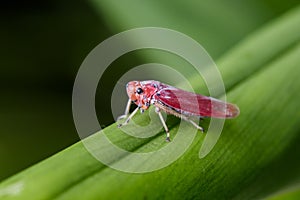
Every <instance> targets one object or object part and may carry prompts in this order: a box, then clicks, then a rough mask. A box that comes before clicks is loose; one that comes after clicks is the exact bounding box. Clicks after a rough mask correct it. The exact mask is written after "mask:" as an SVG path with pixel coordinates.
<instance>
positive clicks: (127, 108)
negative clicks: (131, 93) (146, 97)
mask: <svg viewBox="0 0 300 200" xmlns="http://www.w3.org/2000/svg"><path fill="white" fill-rule="evenodd" d="M130 106H131V100H130V99H128V102H127V105H126V108H125V113H124V115H121V116H119V117H118V118H117V121H118V120H120V119H124V118H126V117H127V115H128V114H129V110H130Z"/></svg>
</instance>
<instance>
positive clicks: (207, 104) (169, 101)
mask: <svg viewBox="0 0 300 200" xmlns="http://www.w3.org/2000/svg"><path fill="white" fill-rule="evenodd" d="M153 98H154V99H156V100H158V101H159V102H161V103H162V104H164V105H166V106H168V107H171V108H173V109H175V110H176V111H178V112H180V113H181V114H184V115H196V116H200V117H215V118H234V117H236V116H238V115H239V108H238V107H237V106H236V105H234V104H230V103H225V102H223V101H220V100H218V99H214V98H212V97H206V96H203V95H200V94H195V93H191V92H187V91H184V90H180V89H178V88H173V87H171V88H165V89H162V90H160V91H159V92H158V93H157V94H155V95H154V96H153Z"/></svg>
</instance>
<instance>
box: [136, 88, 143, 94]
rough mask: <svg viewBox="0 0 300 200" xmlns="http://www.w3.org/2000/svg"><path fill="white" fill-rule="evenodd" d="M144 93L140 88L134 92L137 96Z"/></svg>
mask: <svg viewBox="0 0 300 200" xmlns="http://www.w3.org/2000/svg"><path fill="white" fill-rule="evenodd" d="M143 92H144V91H143V90H142V88H138V89H137V90H136V93H138V94H142V93H143Z"/></svg>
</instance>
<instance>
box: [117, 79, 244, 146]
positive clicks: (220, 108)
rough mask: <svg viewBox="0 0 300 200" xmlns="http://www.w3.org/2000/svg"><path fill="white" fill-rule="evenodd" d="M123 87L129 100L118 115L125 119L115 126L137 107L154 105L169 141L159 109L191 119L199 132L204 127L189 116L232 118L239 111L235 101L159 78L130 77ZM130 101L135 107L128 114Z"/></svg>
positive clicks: (131, 115) (146, 107)
mask: <svg viewBox="0 0 300 200" xmlns="http://www.w3.org/2000/svg"><path fill="white" fill-rule="evenodd" d="M126 90H127V95H128V97H129V100H128V103H127V106H126V110H125V114H124V115H122V116H120V117H119V118H118V119H121V118H126V117H127V119H126V120H125V122H124V123H122V124H119V125H118V127H121V126H124V125H126V124H128V122H129V121H130V119H131V118H132V117H133V116H134V115H135V114H136V113H137V111H138V110H140V111H141V112H142V113H143V112H144V111H145V110H147V109H148V108H149V107H150V105H154V106H155V111H156V113H157V114H158V116H159V118H160V120H161V122H162V125H163V127H164V129H165V131H166V135H167V138H166V141H168V142H169V141H170V133H169V129H168V127H167V125H166V123H165V121H164V119H163V116H162V114H161V111H164V112H166V113H167V114H171V115H174V116H176V117H179V118H181V119H184V120H186V121H188V122H190V123H191V124H192V125H193V126H195V127H196V128H197V129H199V130H200V131H202V132H203V128H202V127H201V126H199V125H198V124H196V123H195V122H194V121H193V120H191V117H193V116H196V117H199V118H200V119H201V118H204V117H214V118H235V117H237V116H238V115H239V113H240V111H239V108H238V107H237V106H236V105H234V104H231V103H226V102H223V101H220V100H218V99H215V98H212V97H207V96H203V95H200V94H195V93H192V92H187V91H184V90H181V89H178V88H176V87H173V86H170V85H167V84H164V83H161V82H159V81H154V80H147V81H130V82H129V83H127V85H126ZM132 102H133V103H135V104H136V105H137V106H138V107H137V108H136V109H135V110H134V111H133V112H132V113H131V114H130V115H129V116H128V114H129V110H130V106H131V103H132Z"/></svg>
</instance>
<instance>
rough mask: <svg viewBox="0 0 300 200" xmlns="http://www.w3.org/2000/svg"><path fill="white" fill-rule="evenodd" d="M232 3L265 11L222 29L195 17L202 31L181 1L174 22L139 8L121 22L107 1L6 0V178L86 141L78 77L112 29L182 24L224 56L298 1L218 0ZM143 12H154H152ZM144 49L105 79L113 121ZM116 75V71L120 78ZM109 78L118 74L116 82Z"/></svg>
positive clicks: (2, 132)
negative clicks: (76, 92)
mask: <svg viewBox="0 0 300 200" xmlns="http://www.w3.org/2000/svg"><path fill="white" fill-rule="evenodd" d="M103 2H105V1H103ZM212 3H218V2H217V1H215V2H213V1H212ZM212 3H211V4H212ZM227 3H228V5H227ZM211 4H209V5H211ZM230 4H232V5H235V7H234V8H233V11H234V10H235V11H237V12H244V11H243V10H241V9H244V10H245V11H247V12H246V14H245V16H247V17H248V18H249V19H251V16H253V17H255V16H256V15H257V14H259V15H260V17H259V19H256V18H255V19H254V20H252V21H251V23H250V21H249V20H248V21H247V20H244V19H243V18H240V19H239V18H236V21H232V23H235V25H234V27H235V29H231V30H228V29H227V27H223V28H222V27H221V28H219V29H218V30H217V31H216V30H214V29H215V27H216V26H217V25H218V22H216V21H214V20H213V19H211V18H210V17H208V18H201V19H196V18H193V20H191V21H195V22H196V23H198V21H199V23H200V22H201V23H202V25H203V26H199V27H196V28H195V29H197V28H198V29H199V32H200V33H203V34H202V35H201V34H199V33H198V32H193V30H194V29H193V30H190V29H188V28H187V29H186V31H185V27H189V26H188V25H187V24H184V23H183V24H182V26H181V24H180V22H177V21H176V19H174V21H172V19H170V16H172V14H174V13H172V12H176V10H173V9H166V10H169V12H171V15H169V14H170V13H166V17H165V18H164V19H169V21H167V22H161V21H160V20H157V21H155V19H153V20H152V21H151V20H149V21H143V20H145V19H147V18H146V17H144V18H143V17H141V18H140V17H139V16H137V21H134V20H133V21H132V23H128V24H130V25H125V24H122V23H121V22H120V24H118V23H116V20H115V19H113V18H112V17H111V16H113V13H112V15H109V12H111V10H113V9H114V8H112V9H106V7H105V6H107V4H106V5H104V6H103V7H102V11H103V12H101V9H95V7H94V6H93V5H94V4H91V3H90V2H89V1H83V0H79V1H66V0H56V1H24V2H23V1H7V2H1V3H0V5H1V6H0V16H1V17H0V24H1V26H0V44H1V48H0V51H1V52H0V180H2V179H4V178H6V177H8V176H10V175H12V174H14V173H16V172H18V171H20V170H22V169H24V168H26V167H28V166H30V165H32V164H34V163H37V162H38V161H40V160H43V159H45V158H47V157H49V156H50V155H53V154H55V153H56V152H58V151H60V150H62V149H64V148H66V147H68V146H70V145H71V144H73V143H75V142H77V141H79V137H78V135H77V133H76V130H75V126H74V124H73V119H72V107H71V103H72V87H73V82H74V79H75V76H76V73H77V70H78V68H79V67H80V64H81V62H82V61H83V60H84V58H85V57H86V55H87V54H88V53H89V52H90V51H91V50H92V49H93V48H94V47H95V46H96V45H98V44H99V43H100V42H101V41H103V40H105V39H106V38H108V37H109V36H111V35H113V34H115V33H117V32H119V31H123V30H126V29H130V28H134V27H141V26H163V27H168V28H174V29H175V30H178V31H182V32H185V33H186V34H188V35H191V36H192V37H193V38H195V39H199V40H200V41H199V42H200V43H201V44H203V45H204V47H206V49H207V50H208V52H209V53H210V54H211V55H212V57H213V58H215V59H217V58H219V57H220V56H221V55H222V53H223V52H225V51H226V50H227V49H228V48H230V47H232V46H233V45H234V44H236V43H237V42H238V41H239V40H241V39H242V38H243V37H244V36H245V35H247V34H249V33H251V32H252V31H253V30H255V29H256V28H258V27H259V26H260V25H262V24H264V23H266V22H268V21H269V20H271V19H273V18H275V17H276V16H279V15H280V14H282V13H283V12H285V11H286V10H288V9H290V8H292V7H294V6H295V5H296V4H298V1H286V3H284V4H282V1H271V0H270V1H268V0H264V1H252V2H251V3H249V2H248V1H245V2H239V1H233V0H231V1H227V2H226V3H224V2H222V3H221V4H218V5H219V7H222V6H225V5H227V6H228V8H232V6H231V5H230ZM249 5H252V7H249ZM128 6H130V5H128ZM135 6H141V7H142V6H143V5H142V4H140V5H135ZM174 9H176V8H174ZM177 9H184V7H183V8H177ZM99 10H100V11H99ZM125 10H126V9H125ZM224 10H226V8H225V9H223V11H224ZM199 12H200V11H199ZM211 13H213V10H212V11H211ZM128 14H129V15H134V13H128ZM143 14H144V16H149V17H150V18H151V17H152V15H151V13H143ZM175 14H177V15H178V18H179V19H185V18H186V17H187V16H185V15H184V14H182V13H181V12H178V13H175ZM218 14H219V15H222V13H218ZM218 14H217V15H218ZM223 14H224V15H225V16H227V15H229V14H232V15H235V13H234V12H233V13H230V12H228V13H227V12H225V11H224V13H223ZM212 15H213V14H212ZM139 18H140V21H138V20H139ZM187 19H188V18H187ZM243 20H244V21H243ZM186 23H193V22H189V21H187V22H186ZM247 23H248V24H247ZM214 25H215V26H214ZM191 26H193V24H191ZM228 28H229V27H228ZM231 28H232V26H231ZM220 30H223V32H222V31H220ZM228 32H230V35H228V36H226V35H225V36H226V37H224V38H222V37H216V36H217V35H213V34H212V33H218V34H219V35H218V36H221V35H222V34H225V33H228ZM141 57H142V56H139V55H138V53H132V54H131V55H125V56H124V57H122V58H120V59H119V60H118V61H116V62H115V63H113V65H112V68H111V69H110V70H109V71H108V72H107V73H106V78H104V79H103V80H102V81H103V82H105V85H106V87H105V90H104V93H103V94H101V95H100V96H101V98H100V97H97V109H98V112H100V111H101V109H104V110H103V111H102V112H105V113H107V118H105V119H102V120H103V121H102V123H101V124H103V125H109V124H110V123H112V122H113V119H112V116H111V114H110V110H109V107H108V106H105V105H107V103H108V102H109V99H110V91H111V89H112V87H113V84H114V81H115V80H117V78H118V77H119V76H121V75H122V73H124V72H125V71H126V70H127V69H129V68H130V66H135V65H136V64H139V63H143V60H144V59H142V58H141ZM121 64H122V66H125V67H124V68H122V70H120V67H119V66H120V65H121ZM118 67H119V68H118ZM112 75H115V76H114V78H113V79H112V78H111V77H112ZM109 81H111V82H112V84H111V86H109V84H108V83H109ZM107 85H108V86H107ZM101 105H104V106H101ZM101 107H103V108H101ZM99 110H100V111H99Z"/></svg>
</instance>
